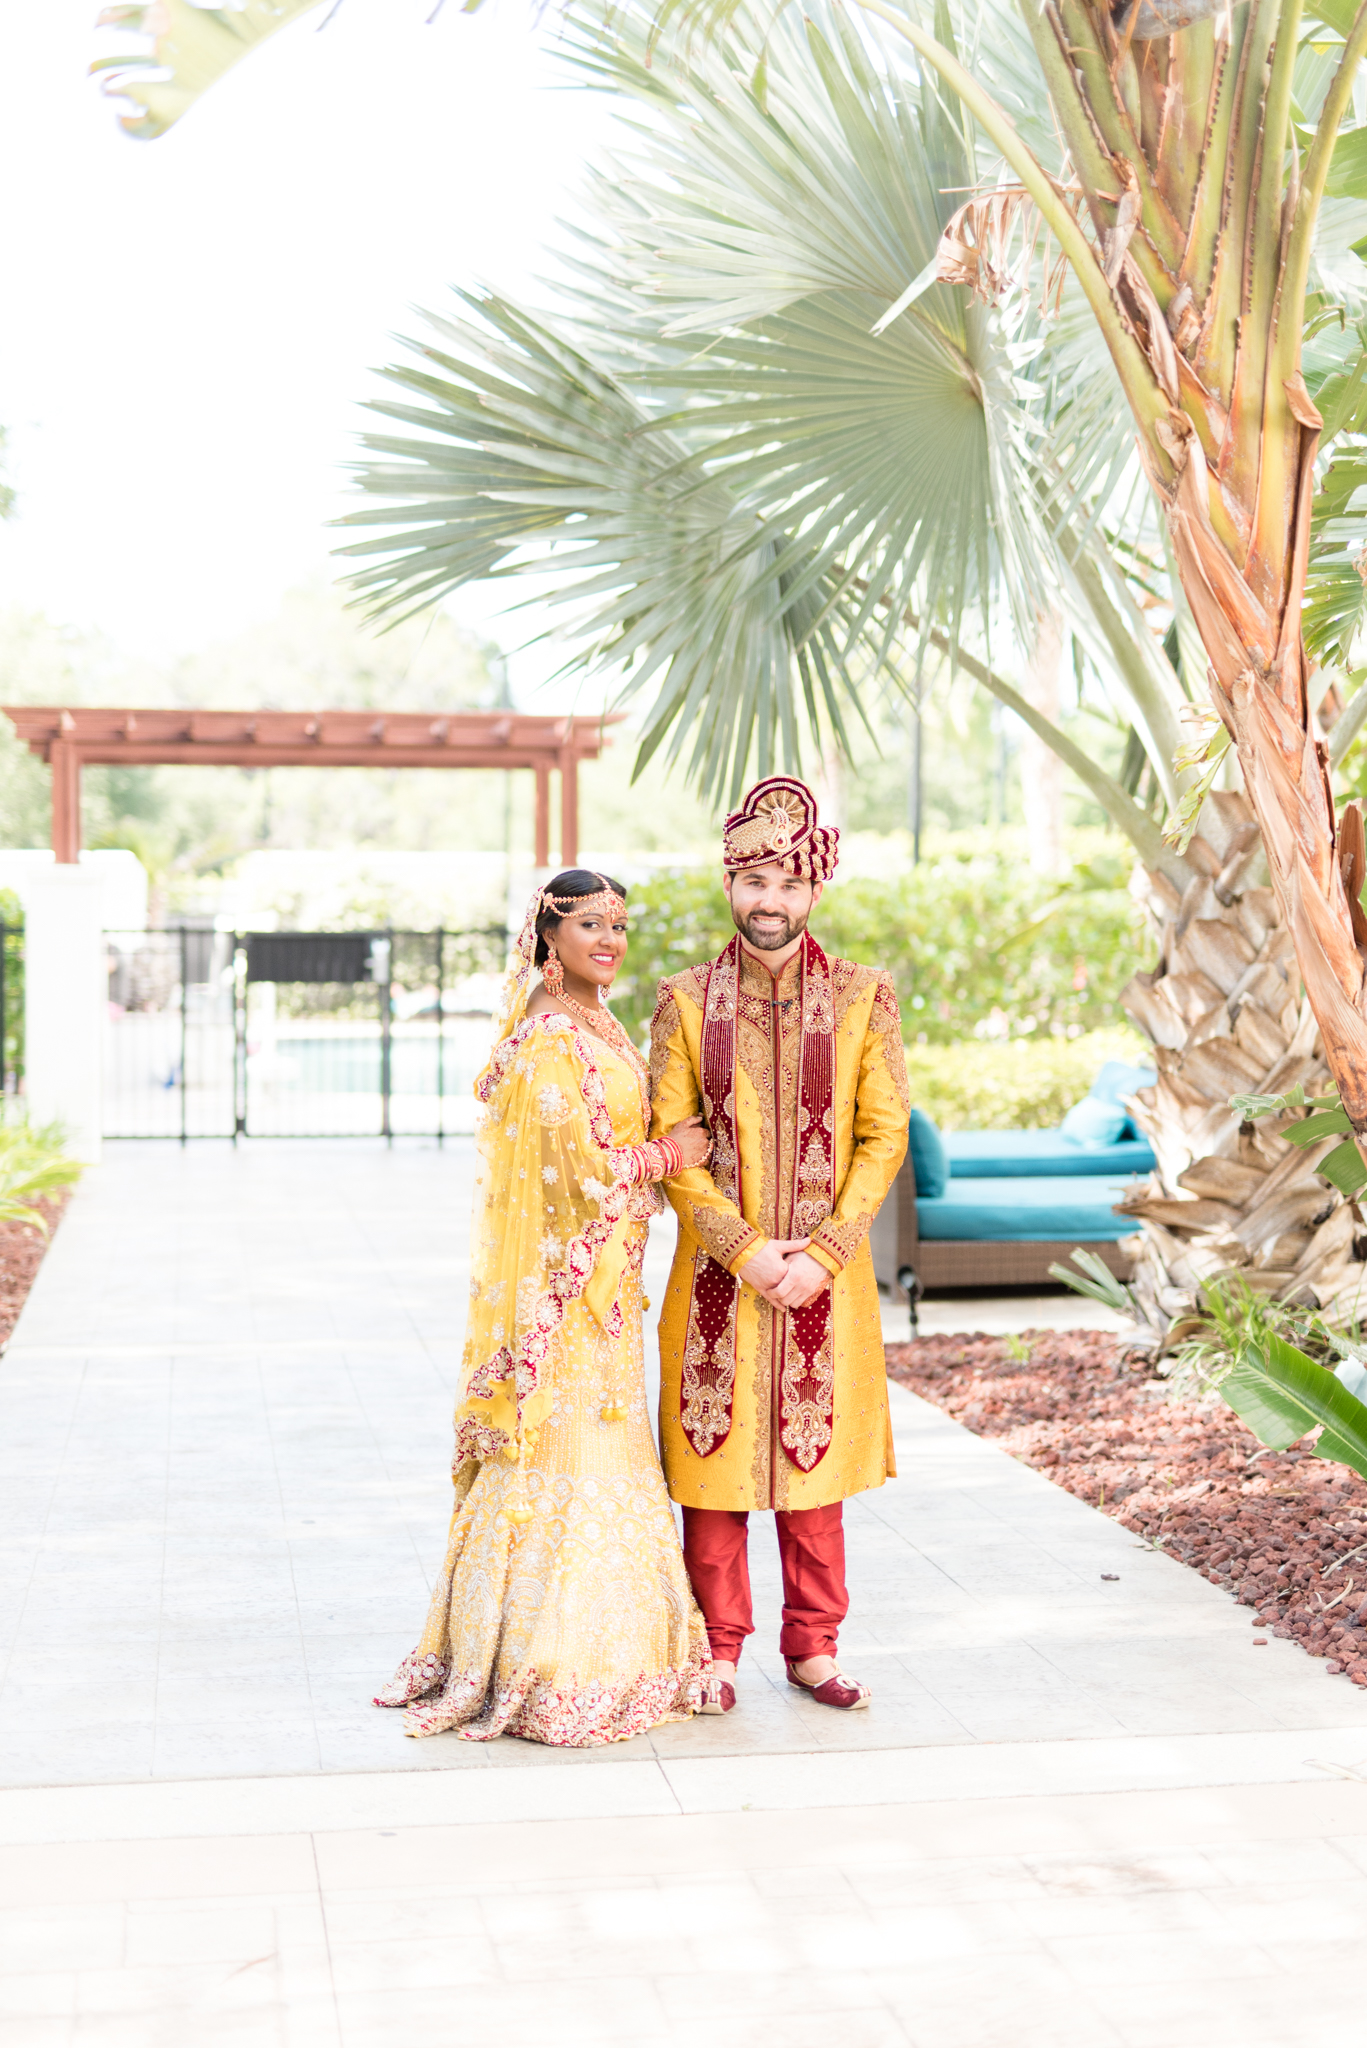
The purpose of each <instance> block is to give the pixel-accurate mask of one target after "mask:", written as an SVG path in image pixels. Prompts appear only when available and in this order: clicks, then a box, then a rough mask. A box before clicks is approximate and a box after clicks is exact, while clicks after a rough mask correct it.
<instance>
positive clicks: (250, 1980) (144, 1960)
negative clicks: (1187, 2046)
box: [0, 1140, 1367, 2048]
mask: <svg viewBox="0 0 1367 2048" xmlns="http://www.w3.org/2000/svg"><path fill="white" fill-rule="evenodd" d="M469 1172H470V1144H469V1141H468V1140H456V1141H454V1142H451V1143H448V1145H447V1147H446V1148H445V1149H444V1150H438V1149H437V1148H435V1147H428V1146H422V1145H418V1144H407V1145H401V1146H396V1147H395V1149H394V1150H393V1151H392V1152H388V1151H385V1150H383V1149H382V1148H380V1147H379V1146H374V1145H369V1144H361V1143H350V1142H345V1141H338V1142H333V1143H329V1144H317V1145H311V1144H302V1143H296V1144H290V1143H279V1144H275V1145H263V1144H260V1143H257V1144H253V1145H250V1146H246V1147H243V1148H241V1149H239V1150H238V1151H236V1152H234V1151H232V1150H231V1149H230V1148H229V1147H227V1146H214V1145H210V1144H202V1145H198V1146H194V1147H191V1148H190V1149H189V1150H188V1151H186V1152H184V1153H182V1152H180V1151H179V1150H178V1149H176V1148H173V1147H170V1146H165V1147H163V1146H155V1145H148V1146H143V1147H137V1146H132V1145H128V1146H122V1147H114V1148H111V1151H110V1154H109V1157H108V1159H107V1162H106V1164H105V1165H104V1166H102V1167H101V1168H100V1169H98V1171H97V1172H95V1173H93V1174H92V1175H91V1176H90V1177H89V1179H88V1181H87V1184H86V1185H85V1187H84V1188H83V1189H82V1190H81V1192H80V1194H79V1195H78V1197H77V1199H76V1201H75V1203H74V1205H73V1208H72V1210H71V1212H70V1214H69V1216H68V1219H67V1221H66V1222H65V1223H64V1224H63V1226H62V1229H61V1230H60V1232H59V1234H58V1237H57V1240H56V1243H55V1245H54V1249H53V1251H52V1254H51V1255H50V1257H49V1259H48V1260H47V1262H46V1264H45V1266H44V1268H43V1272H42V1275H41V1277H40V1280H39V1283H38V1286H37V1288H36V1289H35V1291H34V1295H33V1297H32V1299H31V1301H30V1304H29V1307H28V1309H27V1311H26V1313H25V1315H24V1318H23V1320H22V1322H21V1324H20V1327H19V1329H18V1331H17V1332H16V1335H15V1339H14V1341H13V1342H12V1344H11V1346H10V1349H9V1351H8V1353H7V1355H6V1357H5V1359H4V1361H3V1366H0V1532H2V1537H3V1568H2V1571H0V1642H2V1643H3V1648H4V1653H5V1663H4V1679H3V1686H2V1687H0V1786H8V1787H10V1788H12V1789H10V1790H7V1791H6V1790H0V1889H3V1892H4V1897H3V1900H0V1956H3V1962H2V1963H0V1972H3V1989H0V2044H6V2048H7V2044H9V2043H14V2044H16V2048H30V2044H33V2048H38V2044H46V2043H48V2042H62V2043H67V2042H77V2043H85V2042H92V2043H93V2042H98V2043H100V2044H101V2048H113V2044H115V2043H122V2042H129V2043H136V2044H137V2048H159V2044H161V2043H162V2042H165V2043H166V2044H167V2048H170V2044H173V2043H174V2044H175V2048H181V2044H182V2043H184V2042H186V2041H190V2040H194V2041H196V2042H199V2041H213V2042H218V2041H223V2042H228V2041H233V2042H236V2041H241V2042H244V2043H248V2042H249V2043H251V2044H252V2048H256V2044H258V2043H268V2042H269V2043H274V2042H280V2043H288V2044H294V2043H296V2042H297V2043H310V2044H311V2043H314V2042H319V2043H327V2044H328V2048H361V2044H367V2048H368V2044H370V2043H371V2042H374V2043H376V2044H377V2048H378V2044H379V2043H381V2042H383V2043H385V2044H386V2048H388V2044H390V2043H392V2042H393V2041H395V2040H396V2039H399V2038H403V2037H404V2036H405V2035H406V2034H407V2033H408V2032H410V2031H413V2032H416V2031H418V2030H421V2031H422V2032H423V2034H424V2035H426V2036H428V2037H430V2038H431V2039H432V2040H433V2041H435V2042H438V2043H441V2044H451V2048H464V2044H465V2043H466V2042H470V2043H475V2042H479V2043H480V2044H483V2043H484V2042H485V2041H487V2040H489V2039H490V2038H498V2039H500V2040H505V2039H506V2040H507V2041H509V2042H514V2043H515V2042H520V2041H522V2040H523V2039H526V2040H528V2041H531V2040H533V2039H535V2040H536V2041H537V2042H538V2043H540V2042H545V2041H551V2042H554V2043H555V2044H556V2048H559V2044H561V2043H567V2044H568V2043H571V2042H583V2043H585V2044H587V2048H596V2044H597V2043H599V2042H602V2043H608V2042H616V2041H619V2040H620V2041H627V2040H630V2041H632V2042H634V2043H637V2044H642V2043H654V2042H656V2041H658V2042H660V2043H667V2044H670V2048H672V2044H674V2043H675V2042H678V2043H683V2042H684V2041H685V2040H687V2041H688V2042H689V2043H690V2044H692V2043H693V2042H695V2041H697V2040H699V2039H702V2038H705V2039H707V2040H708V2042H709V2043H715V2044H717V2048H730V2044H736V2048H742V2044H748V2043H750V2042H751V2041H755V2042H758V2041H759V2040H760V2039H761V2038H763V2039H764V2041H765V2042H766V2043H769V2042H772V2041H774V2040H775V2039H781V2040H783V2041H784V2042H785V2043H792V2044H796V2048H804V2044H805V2043H807V2042H809V2041H810V2042H811V2043H813V2044H815V2043H816V2042H817V2041H818V2040H820V2041H821V2042H822V2043H823V2044H825V2043H827V2042H830V2041H838V2042H839V2043H840V2044H841V2048H864V2044H869V2048H880V2044H882V2043H885V2042H886V2043H899V2044H900V2043H911V2044H914V2048H940V2044H944V2048H951V2044H952V2048H978V2044H983V2048H987V2044H995V2043H998V2042H1001V2043H1003V2044H1006V2043H1008V2042H1009V2043H1010V2044H1011V2048H1017V2044H1020V2043H1026V2044H1028V2048H1045V2044H1052V2043H1054V2042H1058V2043H1060V2044H1067V2043H1072V2042H1073V2041H1078V2042H1083V2041H1086V2042H1088V2043H1105V2042H1122V2043H1126V2044H1133V2048H1144V2044H1147V2043H1149V2042H1150V2041H1153V2042H1157V2041H1159V2040H1160V2039H1162V2041H1163V2042H1164V2044H1165V2048H1170V2044H1171V2043H1172V2042H1174V2041H1177V2042H1179V2043H1180V2042H1183V2041H1185V2040H1187V2039H1190V2040H1192V2041H1196V2040H1200V2041H1202V2042H1203V2043H1204V2042H1206V2041H1213V2042H1224V2041H1229V2042H1231V2043H1238V2044H1239V2048H1262V2044H1263V2043H1273V2042H1281V2041H1287V2042H1294V2043H1296V2044H1297V2048H1301V2044H1305V2043H1312V2042H1318V2041H1320V2040H1323V2041H1325V2042H1328V2041H1329V2040H1330V2039H1335V2040H1336V2039H1337V2038H1338V2037H1339V2029H1340V2028H1341V2026H1342V2025H1343V2024H1344V2023H1345V2022H1346V2020H1347V2017H1348V2015H1349V2013H1350V2011H1352V2010H1355V2009H1356V2003H1357V2001H1358V1992H1357V1986H1356V1978H1357V1972H1356V1966H1355V1964H1354V1961H1353V1958H1354V1956H1355V1954H1356V1950H1357V1942H1358V1930H1360V1928H1361V1926H1362V1925H1363V1920H1364V1906H1367V1804H1364V1790H1363V1781H1364V1779H1367V1701H1365V1700H1364V1699H1363V1696H1362V1695H1361V1694H1360V1693H1358V1692H1355V1691H1352V1690H1350V1689H1349V1688H1348V1687H1347V1686H1345V1685H1342V1684H1336V1683H1335V1682H1334V1681H1333V1680H1332V1679H1330V1678H1329V1677H1328V1676H1327V1674H1326V1673H1325V1671H1324V1669H1323V1666H1322V1665H1321V1664H1319V1663H1316V1662H1314V1661H1313V1660H1310V1659H1308V1658H1306V1657H1305V1656H1304V1655H1303V1654H1302V1653H1301V1652H1300V1651H1299V1650H1298V1649H1297V1648H1296V1647H1295V1645H1293V1644H1291V1643H1285V1642H1278V1641H1275V1640H1274V1641H1273V1642H1271V1643H1270V1644H1268V1646H1267V1647H1266V1648H1263V1649H1254V1648H1253V1647H1252V1640H1251V1639H1252V1630H1251V1628H1250V1626H1249V1617H1248V1613H1247V1610H1245V1609H1241V1608H1239V1607H1237V1606H1235V1605H1234V1604H1233V1603H1232V1602H1231V1601H1229V1600H1228V1598H1227V1597H1226V1596H1224V1595H1223V1594H1221V1593H1220V1592H1218V1591H1217V1590H1216V1589H1215V1588H1213V1587H1211V1586H1209V1585H1208V1584H1207V1583H1206V1582H1204V1581H1203V1580H1201V1579H1198V1578H1197V1577H1196V1576H1195V1574H1193V1573H1190V1572H1187V1571H1186V1570H1185V1569H1184V1568H1183V1567H1181V1566H1179V1565H1177V1564H1176V1563H1174V1562H1173V1561H1172V1560H1171V1559H1168V1558H1166V1557H1163V1556H1161V1555H1159V1554H1156V1553H1154V1552H1151V1551H1148V1550H1146V1549H1145V1548H1144V1547H1143V1546H1142V1545H1140V1544H1139V1543H1138V1542H1137V1541H1136V1539H1135V1538H1134V1537H1132V1536H1131V1535H1130V1534H1129V1533H1128V1532H1126V1531H1124V1530H1122V1529H1120V1528H1118V1527H1117V1526H1116V1525H1115V1524H1113V1523H1111V1522H1109V1521H1107V1520H1106V1519H1105V1518H1104V1517H1102V1516H1099V1515H1097V1514H1095V1513H1093V1512H1092V1510H1090V1509H1089V1508H1087V1507H1085V1506H1084V1505H1083V1504H1081V1503H1080V1502H1077V1501H1075V1500H1073V1499H1072V1498H1071V1497H1070V1496H1068V1495H1066V1494H1064V1493H1062V1492H1060V1491H1058V1490H1057V1489H1055V1488H1054V1487H1052V1486H1050V1485H1049V1483H1048V1482H1047V1481H1046V1480H1044V1479H1043V1478H1042V1477H1040V1476H1039V1475H1038V1474H1035V1473H1033V1472H1030V1471H1028V1470H1027V1469H1026V1468H1024V1467H1022V1466H1019V1465H1017V1464H1016V1463H1015V1462H1014V1461H1013V1460H1011V1459H1010V1458H1009V1457H1007V1456H1006V1455H1005V1454H1004V1453H1003V1452H1001V1451H1000V1450H999V1449H997V1448H996V1447H995V1446H993V1445H991V1444H987V1443H984V1442H981V1441H979V1440H978V1439H976V1438H973V1437H971V1436H970V1435H968V1434H967V1433H966V1432H964V1431H963V1430H961V1429H960V1428H959V1427H958V1426H957V1425H956V1424H954V1423H951V1422H949V1421H948V1420H947V1419H946V1418H944V1417H943V1416H941V1415H940V1414H939V1413H938V1412H937V1411H936V1410H934V1409H932V1408H929V1407H927V1406H926V1405H925V1404H923V1403H921V1402H919V1401H917V1400H916V1399H915V1398H914V1397H912V1396H911V1395H909V1394H906V1393H905V1392H903V1391H902V1390H901V1389H894V1392H893V1400H894V1414H895V1422H896V1436H897V1445H898V1460H899V1467H900V1471H901V1477H900V1478H899V1480H897V1481H896V1482H894V1483H891V1484H889V1485H888V1486H886V1487H884V1488H883V1489H881V1490H880V1491H879V1492H877V1493H874V1494H871V1495H867V1496H864V1497H863V1498H861V1499H860V1500H858V1501H856V1502H853V1503H851V1505H850V1509H849V1515H848V1522H849V1533H850V1569H851V1581H852V1591H853V1596H854V1612H853V1615H852V1618H851V1623H850V1625H849V1627H848V1629H847V1631H846V1633H845V1636H844V1639H843V1641H842V1655H843V1657H844V1659H845V1661H846V1662H847V1664H848V1666H849V1668H850V1669H852V1670H855V1671H857V1672H858V1673H859V1674H860V1675H861V1676H863V1677H865V1678H866V1679H867V1680H868V1681H869V1683H870V1684H871V1685H872V1686H873V1688H874V1692H875V1703H874V1705H873V1707H872V1709H871V1710H870V1711H869V1712H868V1713H867V1714H864V1715H860V1716H857V1717H842V1716H838V1715H834V1714H830V1713H828V1712H826V1711H824V1710H822V1709H819V1708H816V1707H814V1706H812V1705H811V1704H810V1703H809V1702H806V1701H804V1700H803V1699H801V1698H800V1697H798V1696H797V1695H796V1694H794V1693H793V1692H792V1691H791V1689H790V1688H788V1687H787V1686H786V1685H785V1684H784V1683H783V1680H782V1670H781V1666H780V1665H779V1664H778V1661H777V1658H776V1656H775V1654H774V1636H775V1632H776V1618H777V1607H778V1593H777V1583H776V1569H775V1560H774V1557H773V1553H772V1540H771V1538H770V1537H769V1536H768V1533H767V1532H766V1531H764V1530H763V1525H762V1524H760V1525H758V1527H757V1535H758V1537H759V1540H758V1542H757V1544H756V1549H757V1551H758V1553H759V1555H758V1557H757V1559H756V1563H757V1565H758V1567H759V1569H758V1570H757V1572H756V1581H757V1584H756V1591H757V1596H758V1601H759V1605H760V1610H761V1612H762V1613H763V1614H764V1615H765V1616H766V1617H767V1620H766V1623H765V1624H762V1626H761V1632H760V1634H759V1636H758V1637H757V1638H756V1639H755V1647H754V1654H753V1655H752V1654H750V1653H749V1652H747V1658H746V1661H745V1663H744V1665H743V1666H742V1688H741V1707H740V1710H739V1711H738V1712H737V1713H736V1714H734V1715H732V1716H729V1717H728V1718H727V1719H725V1720H722V1721H704V1722H696V1723H692V1724H689V1725H687V1726H684V1727H678V1728H668V1729H664V1730H661V1731H659V1732H658V1734H656V1735H654V1736H652V1737H646V1738H640V1739H638V1740H637V1741H635V1742H632V1743H627V1744H622V1745H620V1746H617V1747H614V1748H613V1749H611V1750H608V1751H595V1752H586V1753H578V1752H555V1751H547V1750H544V1749H539V1748H537V1747H535V1746H534V1745H530V1744H525V1743H520V1742H515V1741H503V1742H499V1743H495V1744H491V1745H479V1746H478V1747H476V1746H474V1745H467V1744H463V1743H461V1742H459V1741H458V1740H457V1739H455V1738H454V1737H450V1736H442V1737H438V1738H435V1739H433V1740H430V1741H426V1742H412V1741H408V1740H406V1739H405V1738H404V1737H403V1736H402V1734H401V1733H400V1730H399V1723H398V1718H397V1716H394V1715H389V1714H386V1713H384V1712H383V1711H381V1710H378V1709H375V1708H372V1707H370V1706H369V1705H368V1699H369V1694H370V1692H371V1691H372V1690H373V1688H374V1686H375V1685H376V1683H377V1682H378V1681H379V1680H381V1679H382V1678H384V1677H385V1676H386V1675H387V1674H388V1672H389V1670H390V1668H391V1667H392V1666H393V1664H394V1663H395V1662H396V1661H397V1659H398V1658H399V1656H400V1655H402V1654H403V1652H404V1651H405V1650H406V1649H408V1648H409V1647H411V1643H412V1641H413V1640H414V1638H415V1635H416V1631H417V1629H418V1626H419V1624H420V1622H421V1618H422V1613H423V1610H424V1608H425V1604H426V1592H427V1584H428V1580H429V1575H430V1573H431V1571H432V1569H433V1566H434V1563H435V1561H436V1559H437V1556H438V1554H439V1551H440V1547H441V1544H442V1541H443V1538H444V1532H445V1522H446V1516H447V1512H448V1504H449V1479H448V1477H447V1471H446V1451H447V1440H448V1435H449V1416H450V1406H451V1396H452V1390H453V1383H454V1375H455V1364H456V1357H457V1352H458V1345H459V1334H460V1333H459V1321H460V1298H461V1296H462V1294H463V1291H464V1259H463V1253H464V1244H463V1237H464V1227H465V1214H466V1206H467V1200H468V1188H469ZM668 1249H669V1246H668V1235H667V1232H662V1233H661V1236H660V1239H659V1241H658V1243H656V1244H654V1245H653V1246H652V1254H651V1269H652V1272H653V1278H654V1280H655V1283H656V1284H655V1285H654V1286H653V1287H651V1288H650V1290H649V1291H651V1292H652V1293H654V1294H655V1296H656V1297H657V1298H658V1296H659V1294H660V1292H661V1288H660V1286H659V1284H658V1283H659V1281H660V1280H661V1279H662V1277H663V1275H662V1267H663V1264H664V1262H665V1260H666V1259H667V1257H668ZM1007 1313H1009V1311H1006V1310H1004V1309H1003V1308H1002V1307H1001V1306H1000V1305H997V1306H996V1307H995V1308H993V1307H992V1306H991V1305H989V1308H988V1310H986V1311H984V1312H983V1313H981V1314H977V1315H968V1314H966V1315H965V1317H964V1320H965V1322H971V1323H972V1324H973V1325H974V1326H981V1325H982V1324H983V1323H984V1322H985V1321H986V1319H987V1316H988V1314H993V1315H997V1316H1003V1315H1005V1314H1007ZM1038 1319H1039V1312H1038V1310H1036V1311H1034V1312H1033V1313H1031V1315H1030V1316H1029V1320H1031V1321H1035V1320H1038ZM1103 1574H1108V1575H1114V1576H1108V1577H1103ZM1340 1929H1341V1931H1340ZM1345 1937H1347V1938H1346V1939H1345Z"/></svg>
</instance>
